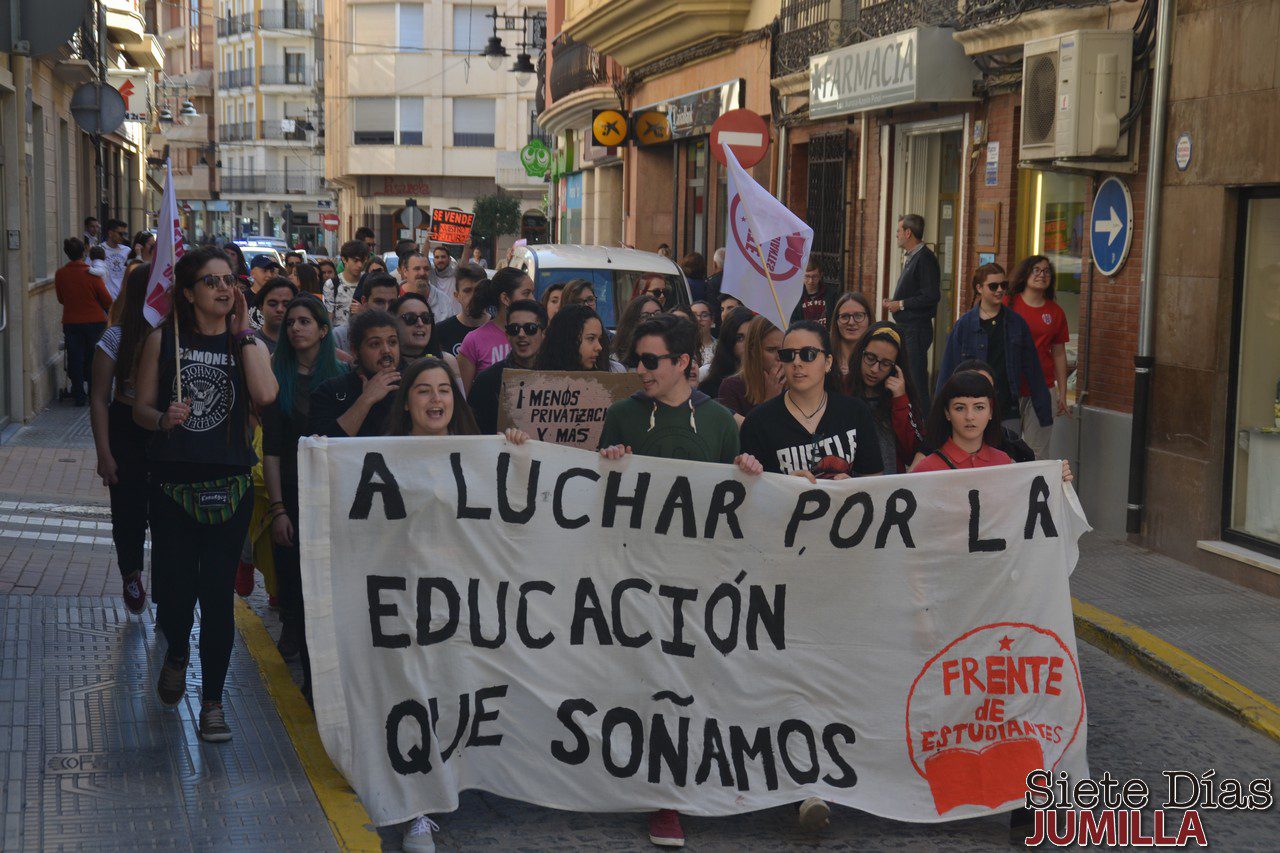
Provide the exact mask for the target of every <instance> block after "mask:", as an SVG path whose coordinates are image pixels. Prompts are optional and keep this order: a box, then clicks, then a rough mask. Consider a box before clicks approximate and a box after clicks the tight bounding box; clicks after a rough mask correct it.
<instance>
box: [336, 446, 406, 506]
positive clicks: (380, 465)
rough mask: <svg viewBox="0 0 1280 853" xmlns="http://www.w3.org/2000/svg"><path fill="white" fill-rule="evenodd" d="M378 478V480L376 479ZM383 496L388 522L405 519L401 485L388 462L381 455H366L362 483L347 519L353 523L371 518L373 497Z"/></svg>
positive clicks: (361, 475) (357, 488)
mask: <svg viewBox="0 0 1280 853" xmlns="http://www.w3.org/2000/svg"><path fill="white" fill-rule="evenodd" d="M374 477H377V478H378V479H376V480H375V479H374ZM374 495H382V511H383V512H384V513H385V514H386V516H387V520H388V521H398V520H399V519H402V518H404V517H405V511H404V497H402V496H401V494H400V485H399V484H398V483H397V482H396V478H395V475H394V474H392V473H391V469H389V468H388V467H387V460H385V459H383V458H382V454H381V453H366V454H365V455H364V467H363V468H361V469H360V482H359V483H358V484H357V485H356V497H355V500H353V501H352V502H351V511H350V512H348V513H347V518H349V519H352V520H353V521H355V520H358V521H364V520H366V519H368V518H369V512H370V511H371V510H372V509H373V496H374Z"/></svg>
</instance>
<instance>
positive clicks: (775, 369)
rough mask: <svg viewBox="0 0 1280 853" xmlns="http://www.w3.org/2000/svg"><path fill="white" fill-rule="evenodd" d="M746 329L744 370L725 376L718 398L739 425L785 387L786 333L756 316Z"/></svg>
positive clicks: (743, 358)
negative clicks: (782, 350)
mask: <svg viewBox="0 0 1280 853" xmlns="http://www.w3.org/2000/svg"><path fill="white" fill-rule="evenodd" d="M744 328H745V329H746V332H747V339H746V341H745V343H744V344H743V348H742V369H741V370H739V371H738V372H737V373H735V374H733V375H732V376H726V377H725V380H724V381H723V382H721V383H720V396H718V397H716V402H717V403H719V404H720V405H722V406H724V407H725V408H726V409H728V410H729V411H731V412H733V420H734V421H735V422H736V423H737V424H738V426H742V422H743V420H744V419H745V418H746V416H747V415H749V414H751V412H752V410H753V409H755V407H756V406H758V405H760V404H761V403H763V402H764V401H765V400H772V399H773V398H774V397H776V396H778V395H779V394H781V393H782V389H783V388H784V385H783V383H782V364H781V362H779V361H778V350H779V349H780V348H781V347H782V330H781V329H779V328H778V327H777V326H775V325H773V323H770V322H769V321H768V320H767V319H765V318H764V317H756V318H755V319H754V320H752V321H751V322H750V323H748V324H747V325H746V326H745V327H744Z"/></svg>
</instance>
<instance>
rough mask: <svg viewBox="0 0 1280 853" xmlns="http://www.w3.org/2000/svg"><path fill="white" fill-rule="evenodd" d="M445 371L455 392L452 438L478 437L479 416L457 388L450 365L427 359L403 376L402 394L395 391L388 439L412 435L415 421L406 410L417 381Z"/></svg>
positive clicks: (399, 391) (450, 429) (411, 365)
mask: <svg viewBox="0 0 1280 853" xmlns="http://www.w3.org/2000/svg"><path fill="white" fill-rule="evenodd" d="M432 369H435V370H443V371H444V373H445V376H448V377H449V386H450V387H451V388H452V389H453V414H452V415H450V417H449V427H448V430H449V435H479V434H480V427H479V426H477V425H476V416H475V415H474V414H473V413H472V412H471V406H469V405H468V404H467V399H466V397H464V396H463V395H462V391H461V390H459V388H458V377H457V376H456V375H455V374H454V372H453V370H452V369H451V368H450V367H449V364H448V363H447V362H445V361H444V360H443V359H439V358H436V357H435V356H431V355H428V356H424V357H423V358H420V359H418V360H417V361H415V362H413V363H412V364H410V365H409V367H408V368H407V369H406V370H405V372H404V376H402V377H400V390H398V391H396V397H395V400H394V401H393V402H392V404H391V417H390V418H389V419H388V421H387V435H412V434H413V418H411V417H409V410H408V409H407V408H406V406H407V404H408V402H409V392H410V391H411V390H412V389H413V383H415V382H417V381H418V377H419V376H421V375H422V374H423V373H425V372H426V371H428V370H432Z"/></svg>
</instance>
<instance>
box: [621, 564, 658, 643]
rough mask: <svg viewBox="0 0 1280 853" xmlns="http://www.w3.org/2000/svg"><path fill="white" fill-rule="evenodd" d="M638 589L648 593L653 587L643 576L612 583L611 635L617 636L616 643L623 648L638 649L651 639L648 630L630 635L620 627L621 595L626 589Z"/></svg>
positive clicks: (651, 636)
mask: <svg viewBox="0 0 1280 853" xmlns="http://www.w3.org/2000/svg"><path fill="white" fill-rule="evenodd" d="M631 589H638V590H640V591H642V592H644V593H648V592H649V591H651V590H652V589H653V584H651V583H649V582H648V581H647V580H645V579H644V578H625V579H623V580H620V581H618V582H617V583H616V584H614V587H613V602H612V604H613V635H614V636H615V637H617V638H618V645H620V646H622V647H623V648H625V649H638V648H640V647H642V646H647V645H648V644H649V643H650V642H651V641H652V640H653V635H652V634H650V633H649V632H648V631H645V632H644V633H643V634H635V635H631V634H628V633H627V632H626V629H624V628H623V627H622V595H623V593H625V592H626V591H627V590H631Z"/></svg>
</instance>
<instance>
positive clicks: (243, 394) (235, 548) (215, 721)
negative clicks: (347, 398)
mask: <svg viewBox="0 0 1280 853" xmlns="http://www.w3.org/2000/svg"><path fill="white" fill-rule="evenodd" d="M171 296H172V300H173V308H172V313H171V316H170V317H169V318H168V319H166V320H165V321H164V323H163V324H162V325H161V326H160V327H159V328H158V329H156V330H155V331H154V332H152V333H151V334H150V335H149V336H148V337H147V341H146V344H145V345H144V347H143V350H142V357H141V359H140V360H139V362H138V371H137V375H138V381H137V399H136V401H135V402H134V406H133V419H134V422H135V423H137V424H138V426H140V427H142V428H144V429H147V430H151V431H152V432H153V433H154V435H153V436H152V439H151V446H150V448H149V450H148V454H147V458H148V460H149V461H150V463H151V472H152V484H151V485H152V494H151V522H152V525H151V558H152V562H153V563H154V564H158V565H160V566H162V567H163V569H162V571H161V573H160V578H159V579H160V580H161V581H162V586H161V589H160V590H159V594H158V595H157V598H158V599H159V604H158V607H157V612H156V622H157V624H158V625H159V627H160V630H161V631H163V632H164V635H165V638H166V639H167V640H168V651H167V653H166V655H165V660H164V665H163V667H162V668H161V670H160V678H159V681H158V683H157V685H156V692H157V693H158V694H159V697H160V701H161V702H162V703H163V704H165V705H166V706H169V707H172V706H174V705H177V704H178V703H179V702H180V701H182V697H183V694H184V693H185V692H186V689H187V662H188V658H189V650H190V644H191V626H192V623H193V621H194V619H195V608H196V604H197V602H198V603H199V605H200V667H201V671H202V673H203V682H204V683H203V685H202V690H201V693H202V696H201V698H202V703H201V708H200V723H199V734H200V737H201V738H202V739H203V740H206V741H210V742H215V743H221V742H225V741H228V740H230V739H231V729H230V728H229V727H228V726H227V722H226V716H225V714H224V713H223V710H222V690H223V684H224V682H225V681H226V677H227V668H228V666H229V664H230V662H231V647H232V640H233V637H234V632H235V618H234V615H233V614H234V611H233V607H232V602H233V601H234V599H235V593H234V590H233V584H234V583H235V572H236V561H237V559H238V558H239V556H240V548H241V546H242V545H243V544H244V538H245V533H246V532H247V531H248V528H249V516H250V514H251V512H252V510H253V499H252V495H251V494H250V490H251V489H252V486H253V483H252V479H251V476H250V471H251V469H252V468H253V464H254V462H255V461H256V460H255V457H254V453H253V448H252V445H251V444H250V431H249V416H250V407H251V406H258V407H262V406H266V405H269V404H270V403H271V402H272V401H273V400H274V399H275V397H276V391H277V384H276V378H275V376H274V374H272V372H271V363H270V361H268V359H267V348H266V347H264V346H263V345H262V343H261V341H259V340H258V337H257V336H256V335H255V334H254V331H253V329H252V328H251V327H250V325H249V306H248V304H247V303H246V301H245V294H244V291H243V290H242V289H241V288H240V286H239V281H238V279H237V277H236V275H235V274H234V273H233V272H232V269H231V265H230V264H229V263H228V262H227V257H226V255H224V254H223V253H222V252H219V251H217V250H216V249H195V250H193V251H190V252H188V253H187V254H185V255H183V256H182V258H181V259H179V260H178V263H177V264H176V265H175V267H174V285H173V290H172V293H171Z"/></svg>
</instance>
